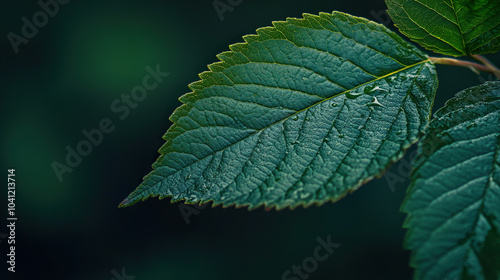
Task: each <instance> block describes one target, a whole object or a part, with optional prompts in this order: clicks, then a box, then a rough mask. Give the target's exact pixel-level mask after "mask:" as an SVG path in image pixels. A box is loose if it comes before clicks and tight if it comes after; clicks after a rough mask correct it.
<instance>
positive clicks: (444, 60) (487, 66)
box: [429, 55, 500, 79]
mask: <svg viewBox="0 0 500 280" xmlns="http://www.w3.org/2000/svg"><path fill="white" fill-rule="evenodd" d="M472 57H473V58H474V59H476V60H477V61H479V62H481V63H483V64H479V63H475V62H471V61H466V60H460V59H455V58H450V57H429V60H430V61H432V62H434V63H436V64H446V65H454V66H461V67H467V68H470V69H471V70H473V71H474V72H476V73H477V71H478V70H479V71H483V72H488V73H493V74H494V75H495V76H496V77H497V78H499V79H500V69H498V68H497V67H496V66H495V65H493V64H492V63H491V62H490V61H489V60H488V59H486V58H485V57H484V56H480V55H473V56H472Z"/></svg>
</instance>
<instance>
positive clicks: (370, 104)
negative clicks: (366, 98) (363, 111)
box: [366, 96, 385, 107]
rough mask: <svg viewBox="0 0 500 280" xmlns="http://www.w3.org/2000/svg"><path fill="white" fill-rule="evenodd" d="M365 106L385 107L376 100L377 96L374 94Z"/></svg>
mask: <svg viewBox="0 0 500 280" xmlns="http://www.w3.org/2000/svg"><path fill="white" fill-rule="evenodd" d="M366 106H368V107H385V106H384V105H382V104H381V103H380V102H379V101H378V99H377V97H375V96H374V97H373V98H372V101H371V102H370V103H367V104H366Z"/></svg>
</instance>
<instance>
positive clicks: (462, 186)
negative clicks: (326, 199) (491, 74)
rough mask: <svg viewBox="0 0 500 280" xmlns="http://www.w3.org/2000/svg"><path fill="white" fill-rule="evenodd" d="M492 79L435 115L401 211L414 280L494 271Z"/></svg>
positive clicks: (496, 119) (495, 106) (497, 193)
mask: <svg viewBox="0 0 500 280" xmlns="http://www.w3.org/2000/svg"><path fill="white" fill-rule="evenodd" d="M499 152H500V83H499V82H492V83H486V84H484V85H481V86H477V87H473V88H470V89H467V90H464V91H462V92H460V93H458V94H457V96H456V97H455V98H453V99H451V100H450V101H449V102H447V103H446V105H445V107H444V108H442V109H440V110H439V111H438V112H436V114H435V119H433V120H432V121H431V123H430V125H429V133H428V134H427V135H426V136H425V137H424V139H423V140H422V144H421V145H420V147H419V156H418V158H417V161H416V166H415V169H414V171H413V174H412V184H411V186H410V189H409V190H408V194H407V197H406V199H405V202H404V203H403V206H402V210H403V211H404V212H406V213H407V214H408V216H407V220H406V222H405V227H407V228H408V229H409V230H408V232H407V237H406V241H405V245H406V247H407V248H408V249H412V250H413V253H412V259H411V265H412V266H413V267H415V268H416V275H415V276H416V277H415V278H416V279H485V280H490V279H498V277H499V276H500V270H499V268H500V231H499V230H500V187H499V184H500V155H499Z"/></svg>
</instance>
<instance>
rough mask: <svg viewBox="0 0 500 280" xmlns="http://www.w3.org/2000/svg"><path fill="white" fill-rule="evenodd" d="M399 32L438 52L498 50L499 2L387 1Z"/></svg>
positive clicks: (450, 0) (482, 52)
mask: <svg viewBox="0 0 500 280" xmlns="http://www.w3.org/2000/svg"><path fill="white" fill-rule="evenodd" d="M386 4H387V6H388V8H389V15H390V16H391V18H392V19H393V20H394V23H395V25H396V26H397V27H398V29H399V30H400V31H401V33H403V34H405V35H406V36H408V37H409V38H410V39H411V40H413V41H415V42H417V43H419V44H420V45H421V46H423V47H424V48H426V49H429V50H432V51H434V52H437V53H441V54H447V55H453V56H467V55H473V54H485V53H494V52H497V51H499V50H500V2H498V1H495V0H488V1H472V0H459V1H457V0H409V1H406V0H386Z"/></svg>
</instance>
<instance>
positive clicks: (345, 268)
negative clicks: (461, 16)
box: [0, 0, 500, 280]
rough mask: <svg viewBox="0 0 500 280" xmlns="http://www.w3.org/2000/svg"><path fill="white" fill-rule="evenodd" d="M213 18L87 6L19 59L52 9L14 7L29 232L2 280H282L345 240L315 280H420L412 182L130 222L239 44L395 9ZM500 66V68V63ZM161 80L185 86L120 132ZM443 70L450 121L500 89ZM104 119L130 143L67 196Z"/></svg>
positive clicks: (8, 145)
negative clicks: (178, 133)
mask: <svg viewBox="0 0 500 280" xmlns="http://www.w3.org/2000/svg"><path fill="white" fill-rule="evenodd" d="M12 2H13V1H12ZM212 2H213V1H212V0H207V1H196V2H195V1H159V0H157V1H154V0H147V1H140V2H139V1H118V0H115V1H96V0H90V1H76V0H73V1H70V2H69V3H68V4H66V5H63V6H61V7H60V11H59V13H58V14H57V15H56V16H54V17H53V18H50V19H49V22H48V24H47V25H46V26H44V27H43V28H40V29H39V31H38V34H37V35H36V36H35V37H34V38H33V39H30V40H29V43H28V44H26V45H20V51H19V53H18V54H15V53H14V51H13V49H12V47H11V45H10V43H9V41H8V39H7V34H8V33H9V32H14V33H16V34H19V35H20V34H21V27H22V25H23V22H22V21H21V18H22V17H23V16H26V17H27V18H28V19H31V18H32V16H33V14H34V13H35V12H37V11H39V10H40V9H41V8H40V6H39V5H38V4H37V1H17V2H15V3H3V5H2V8H0V9H1V12H0V13H1V31H2V32H1V35H2V39H1V43H0V46H1V53H2V59H1V67H2V73H1V75H0V85H1V88H0V91H1V102H0V104H1V105H0V106H1V107H0V110H1V111H0V122H1V126H0V135H1V141H2V142H1V143H2V144H1V158H2V161H1V165H0V174H3V175H2V176H4V179H2V181H4V183H3V185H2V191H1V192H0V199H1V200H2V203H0V205H1V209H0V213H2V214H1V216H0V217H1V220H0V221H1V226H0V233H5V232H6V231H7V229H6V222H5V216H6V212H7V199H6V196H7V190H6V189H7V183H6V177H7V168H15V169H16V179H17V181H16V183H17V193H16V194H17V200H16V202H17V209H16V210H17V217H18V222H17V228H16V231H17V266H16V269H17V273H16V274H15V275H13V274H12V273H7V264H6V262H5V259H6V255H5V254H6V250H7V243H6V240H5V239H4V240H1V241H2V243H1V244H0V248H1V252H2V253H1V255H2V257H1V258H0V260H2V261H1V263H2V264H1V265H0V269H1V270H0V275H7V279H69V280H72V279H105V280H109V279H112V278H113V274H112V273H111V271H112V270H117V271H121V269H122V268H123V267H124V268H125V269H126V273H127V274H128V275H132V276H135V280H143V279H242V280H243V279H281V276H282V274H283V272H284V271H286V270H287V269H290V267H291V266H292V265H294V264H296V265H298V264H301V263H302V261H303V260H304V259H305V258H306V257H310V256H312V253H313V250H314V248H315V247H316V246H317V241H316V238H317V237H322V238H326V237H327V236H328V235H331V236H332V241H334V242H337V243H341V244H342V245H341V246H340V247H339V248H338V249H337V250H336V251H335V252H334V253H333V254H332V255H331V256H330V258H329V259H328V260H327V261H325V262H321V263H320V264H319V268H318V269H317V271H315V272H314V273H312V274H311V275H310V278H308V279H313V280H314V279H339V280H340V279H384V280H388V279H410V277H411V273H412V269H410V268H409V266H408V261H409V256H410V252H409V251H407V250H404V249H402V243H403V237H404V233H405V231H404V230H402V229H401V225H402V223H403V220H404V215H403V214H402V213H400V212H399V206H400V204H401V202H402V199H403V197H404V194H405V190H406V185H407V183H408V181H407V180H406V181H405V182H403V183H398V184H396V185H395V189H394V191H391V188H390V186H389V185H388V182H387V181H386V179H384V178H382V179H378V180H375V181H372V182H371V183H368V184H367V185H365V186H364V187H363V188H362V189H361V190H359V191H357V192H355V193H354V194H352V195H349V196H348V197H346V198H345V199H343V200H341V201H340V202H338V203H335V204H332V203H327V204H325V205H323V206H321V207H315V206H313V207H310V208H308V209H303V208H298V209H295V210H293V211H290V210H283V211H280V212H277V211H274V210H273V211H265V210H264V209H262V208H261V209H257V210H254V211H248V210H246V209H235V208H234V207H231V208H227V209H223V208H222V207H216V208H210V207H207V208H205V209H203V210H201V211H200V212H199V214H198V215H193V216H191V217H190V224H186V223H185V221H184V219H183V217H182V215H181V212H180V210H179V205H180V204H179V203H174V204H171V203H169V202H168V200H163V201H158V200H157V199H150V200H148V201H146V202H143V203H139V204H137V205H135V206H134V207H131V208H126V209H118V208H117V205H118V204H119V202H120V201H121V200H122V199H123V198H124V197H125V196H126V195H128V194H129V193H130V192H131V191H133V190H134V188H135V187H136V186H137V185H138V184H139V183H140V182H141V179H142V177H143V176H144V175H146V174H147V173H148V172H149V171H150V169H151V164H152V163H153V162H154V160H155V159H156V157H157V156H158V153H157V150H158V148H159V147H160V146H161V145H162V143H163V140H162V139H161V136H162V135H163V133H164V132H165V131H166V130H167V129H168V127H169V126H170V124H171V123H170V121H169V120H168V117H169V115H170V114H171V113H172V111H173V110H174V109H175V108H176V107H177V106H179V105H180V103H179V101H177V98H178V97H179V96H180V95H182V94H184V93H186V92H188V88H187V85H188V84H189V83H191V82H194V81H196V80H197V79H198V76H197V74H198V73H200V72H203V71H205V70H207V68H206V65H207V64H209V63H212V62H215V61H216V57H215V56H216V54H217V53H219V52H222V51H225V50H228V47H227V46H228V45H229V44H231V43H236V42H241V41H242V39H241V36H243V35H245V34H251V33H254V30H255V29H257V28H259V27H262V26H268V25H270V23H271V21H273V20H283V19H285V18H286V17H300V16H301V13H303V12H308V13H314V14H317V13H319V12H322V11H323V12H331V11H333V10H339V11H343V12H347V13H350V14H353V15H357V16H363V17H367V18H369V19H372V20H376V18H375V17H374V14H376V13H379V12H380V11H382V10H384V9H385V5H384V3H383V1H381V0H378V1H360V0H350V1H319V0H308V1H292V2H291V1H285V0H279V1H263V0H259V1H255V0H253V1H250V0H243V2H242V3H241V4H240V5H238V6H237V7H235V8H234V11H232V12H226V13H225V14H224V21H222V22H221V21H220V19H219V17H218V15H217V13H216V11H215V9H214V7H213V5H212ZM222 2H226V1H225V0H222ZM384 19H385V18H384ZM391 28H392V29H393V30H394V27H392V26H391ZM489 58H490V59H491V60H493V62H494V63H496V64H497V65H498V64H500V56H498V55H496V56H494V55H491V56H489ZM157 64H160V66H161V67H160V68H161V69H162V71H165V72H169V73H170V76H169V77H168V78H166V79H165V80H164V81H163V82H162V83H161V84H160V86H159V87H158V88H157V89H155V90H154V91H152V92H150V93H149V95H148V97H147V98H146V99H145V100H144V101H143V102H141V103H139V105H138V107H137V108H136V109H134V110H132V111H131V113H130V115H129V116H128V118H126V119H124V120H120V119H119V118H118V115H117V114H115V113H113V112H112V111H111V109H110V104H111V103H112V102H113V101H114V100H115V99H116V98H119V97H120V95H121V94H123V93H130V91H131V89H132V88H133V87H134V86H136V85H140V84H141V83H142V78H143V77H144V76H145V75H146V74H147V73H146V71H145V67H146V66H148V65H150V66H152V67H153V68H154V67H155V66H156V65H157ZM437 69H438V72H439V80H440V87H439V90H438V97H437V99H436V103H435V109H437V108H439V107H441V106H442V105H443V104H444V101H445V100H446V99H448V98H450V97H451V96H453V95H454V94H455V93H456V92H458V91H459V90H461V89H464V88H466V87H469V86H473V85H476V84H479V83H481V82H482V81H484V80H485V79H486V80H488V79H492V77H491V76H488V75H482V76H479V77H478V76H477V75H476V74H474V73H472V72H471V71H470V70H468V69H465V68H456V67H450V66H441V65H440V66H437ZM346 75H349V73H346ZM103 118H110V119H111V120H112V121H113V124H114V125H115V126H116V128H115V130H114V131H113V132H112V133H110V134H106V135H104V139H103V142H102V143H101V144H100V145H99V146H97V147H94V149H93V151H92V153H91V154H90V155H89V156H87V157H85V158H83V161H82V163H81V164H80V165H79V166H78V167H76V168H75V169H74V171H73V172H72V173H66V174H64V175H63V179H64V180H63V181H62V182H59V181H58V179H57V177H56V175H55V173H54V171H53V170H52V167H51V163H52V162H54V161H58V162H61V163H63V162H64V160H65V159H64V158H65V156H66V151H65V147H66V146H67V145H69V146H71V147H73V148H74V147H75V146H76V145H77V143H78V142H80V141H81V140H84V139H85V137H84V136H83V135H82V132H81V131H82V130H83V129H87V130H90V129H94V128H97V127H98V123H99V121H100V120H101V119H103ZM405 167H406V166H404V164H403V165H402V164H401V163H399V164H396V165H395V167H394V168H393V169H391V172H392V173H393V174H401V175H403V177H405V178H406V176H405V175H406V174H403V173H404V172H403V173H401V171H398V168H399V169H400V170H403V171H404V170H405ZM2 279H5V278H4V277H3V276H2ZM117 280H119V279H117Z"/></svg>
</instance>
